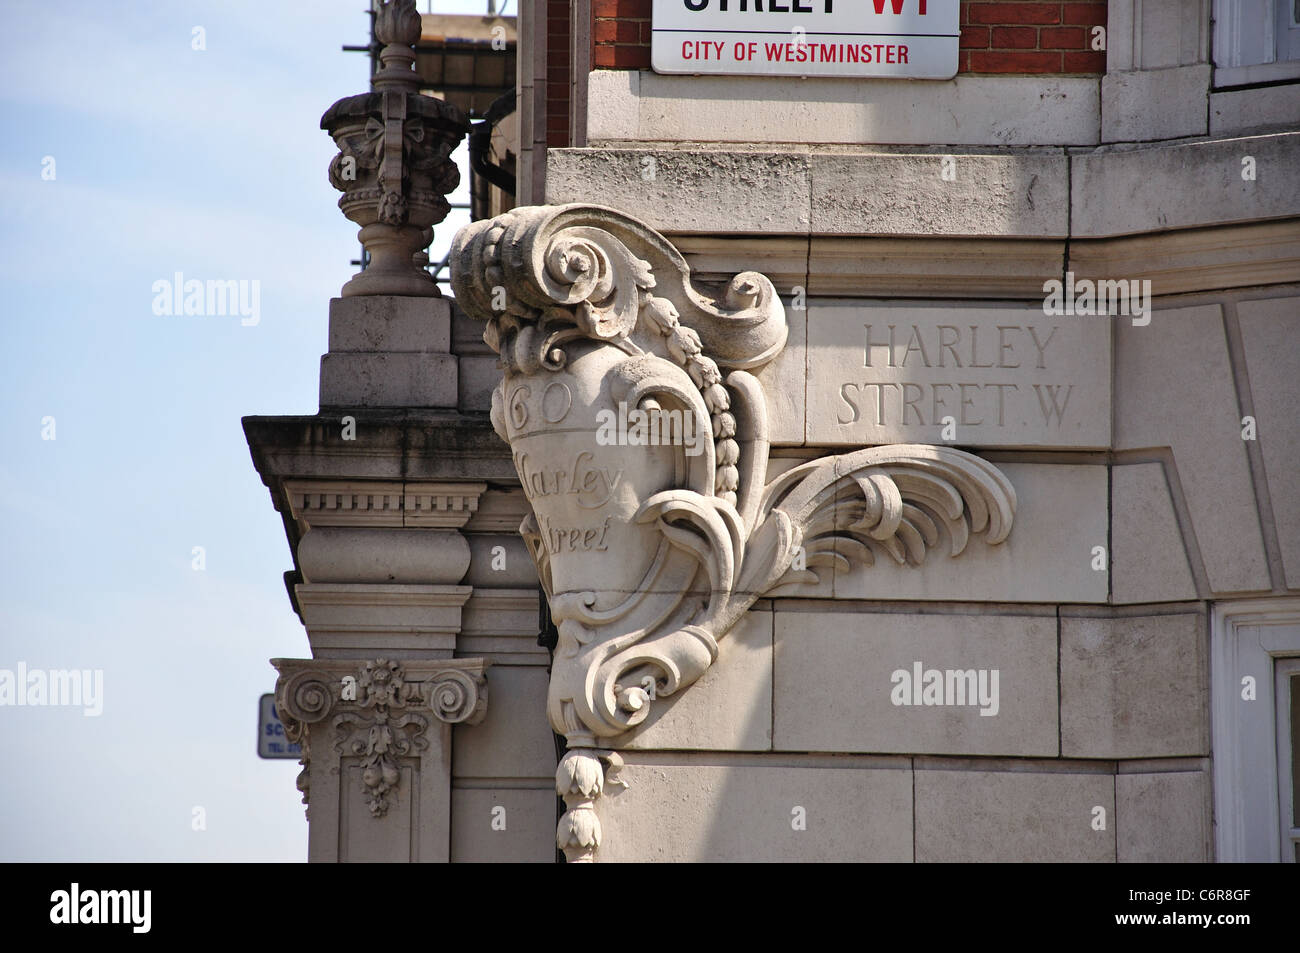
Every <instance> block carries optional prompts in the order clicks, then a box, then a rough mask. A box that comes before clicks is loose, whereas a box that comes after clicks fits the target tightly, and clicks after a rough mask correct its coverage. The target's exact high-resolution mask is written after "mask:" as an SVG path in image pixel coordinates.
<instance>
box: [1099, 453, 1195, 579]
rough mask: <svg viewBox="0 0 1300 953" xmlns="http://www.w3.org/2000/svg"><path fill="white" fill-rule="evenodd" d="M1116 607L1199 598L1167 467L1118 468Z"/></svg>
mask: <svg viewBox="0 0 1300 953" xmlns="http://www.w3.org/2000/svg"><path fill="white" fill-rule="evenodd" d="M1110 493H1111V496H1110V506H1111V509H1110V545H1111V551H1110V558H1111V572H1110V587H1111V602H1114V603H1116V604H1125V603H1143V602H1178V601H1182V600H1187V599H1195V598H1196V582H1195V580H1194V579H1193V578H1192V571H1191V569H1190V567H1189V566H1188V564H1187V551H1186V549H1185V547H1184V545H1183V537H1182V533H1181V532H1180V531H1179V529H1178V519H1177V517H1176V516H1175V515H1174V506H1173V502H1172V501H1171V500H1170V498H1169V487H1168V485H1167V484H1166V482H1165V472H1164V467H1163V466H1161V465H1160V464H1159V463H1140V464H1135V465H1132V466H1115V467H1113V468H1112V469H1111V485H1110Z"/></svg>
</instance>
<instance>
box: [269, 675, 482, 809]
mask: <svg viewBox="0 0 1300 953" xmlns="http://www.w3.org/2000/svg"><path fill="white" fill-rule="evenodd" d="M272 664H274V665H275V666H276V667H277V668H278V669H279V670H280V672H281V675H280V679H279V681H278V682H277V683H276V693H275V697H276V706H277V708H278V710H279V712H280V717H281V720H282V721H283V723H284V726H285V735H286V736H287V737H288V738H289V740H290V741H291V742H293V743H296V744H300V745H302V759H301V763H302V766H303V770H302V772H301V773H300V774H299V776H298V789H299V790H300V791H302V794H303V803H304V804H307V803H308V802H309V797H310V779H311V758H312V750H311V741H312V733H313V729H315V728H316V726H322V727H325V728H326V731H327V732H328V733H329V734H330V735H332V737H333V748H334V754H335V755H336V756H340V757H343V756H351V757H356V758H357V759H358V763H359V765H360V769H361V784H362V791H361V793H362V795H363V796H364V797H365V799H366V804H367V806H368V808H369V811H370V814H371V816H373V817H383V816H384V815H385V814H386V813H387V811H388V809H389V807H390V805H391V795H392V794H393V792H395V791H396V790H397V789H398V788H399V786H400V784H401V770H402V759H403V758H409V757H412V756H415V755H418V754H419V753H420V752H422V751H425V750H427V749H428V747H429V740H428V737H427V733H428V730H429V728H430V727H431V726H432V724H433V723H434V722H435V721H440V722H443V723H445V724H449V725H453V724H461V723H464V724H477V723H479V722H480V721H482V720H483V718H484V716H485V715H486V713H487V701H488V694H487V681H486V679H485V677H484V672H485V670H486V668H487V663H486V662H484V661H483V660H481V659H455V660H450V661H423V660H422V661H418V662H408V663H404V662H401V661H398V660H395V659H387V658H377V659H373V660H368V661H366V662H365V663H364V664H362V665H361V666H360V668H359V669H358V668H357V667H356V664H355V663H353V662H348V661H343V660H314V661H310V662H307V661H304V662H299V661H297V660H293V659H273V660H272ZM412 670H414V674H413V673H412ZM345 679H349V680H351V681H353V682H354V684H355V687H356V689H358V692H357V694H356V697H351V696H350V695H345V694H344V693H343V691H342V685H343V684H344V681H345ZM331 715H332V716H333V717H332V718H331V717H330V716H331ZM308 811H309V812H310V807H309V808H308Z"/></svg>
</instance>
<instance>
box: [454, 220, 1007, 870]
mask: <svg viewBox="0 0 1300 953" xmlns="http://www.w3.org/2000/svg"><path fill="white" fill-rule="evenodd" d="M451 266H452V269H451V270H452V285H453V288H454V290H455V294H456V299H457V303H458V304H459V305H460V307H461V308H462V309H464V311H465V312H466V313H467V314H469V315H470V316H471V317H474V318H477V319H479V320H481V321H483V322H485V323H486V330H485V332H484V340H485V341H486V342H487V343H488V345H489V346H490V347H492V349H493V350H495V351H496V352H497V353H498V354H499V355H500V359H501V365H502V367H503V369H504V376H503V378H502V380H501V382H500V383H499V385H498V386H497V387H496V389H495V391H494V393H493V398H492V415H491V416H492V424H493V427H494V428H495V429H496V432H497V433H498V434H499V435H500V436H501V438H502V439H503V440H505V441H506V442H507V443H509V445H510V449H511V452H512V454H513V457H514V464H515V469H516V471H517V473H518V475H519V480H520V483H521V484H522V486H523V490H524V493H525V495H526V496H527V498H528V501H529V504H530V507H531V513H530V514H529V515H528V516H527V517H526V518H525V520H524V522H523V525H522V526H521V528H520V532H521V533H522V535H523V536H524V539H525V541H526V542H527V545H528V548H529V550H530V552H531V554H532V556H533V559H534V561H535V563H536V565H537V571H538V574H539V576H540V578H541V583H542V586H543V588H544V590H545V592H546V595H547V599H548V601H549V602H550V607H551V616H552V618H553V619H554V621H555V624H556V626H557V628H558V630H559V642H558V645H557V647H556V651H555V658H554V662H553V665H552V671H551V681H550V689H549V695H548V701H547V708H548V715H549V718H550V722H551V725H552V726H553V727H554V729H555V731H556V732H558V733H560V734H562V735H564V737H565V739H566V741H567V742H568V747H569V751H568V753H567V754H566V755H565V757H564V758H563V760H562V761H561V763H560V766H559V771H558V772H557V775H556V782H557V790H558V792H559V793H560V795H561V796H562V797H563V798H564V799H565V802H566V804H567V806H568V811H567V812H566V813H565V814H564V816H563V817H562V818H561V820H560V824H559V829H558V832H557V842H558V844H559V846H560V847H561V848H562V849H563V850H564V851H565V854H566V856H567V857H568V858H569V859H570V860H571V861H590V860H592V859H593V857H594V853H595V850H596V848H597V847H598V846H599V844H600V839H601V829H600V823H599V819H598V817H597V815H596V810H595V803H596V799H597V798H598V797H599V796H600V795H601V794H602V792H603V790H604V786H605V784H606V783H619V782H618V780H617V768H618V767H619V766H620V765H621V760H620V759H619V757H618V755H617V753H616V752H615V751H614V750H612V749H613V748H614V747H616V745H617V742H618V739H619V738H620V736H622V735H624V734H625V733H626V732H627V731H628V730H629V729H631V728H634V727H635V726H636V725H638V724H640V723H642V722H643V721H644V720H645V719H646V717H647V716H648V715H649V713H650V711H651V709H652V707H653V706H654V705H655V704H657V703H659V700H660V699H664V698H666V697H670V696H672V695H674V694H675V693H677V692H680V691H682V690H683V689H685V688H686V687H687V686H688V685H690V684H691V683H692V682H694V681H695V680H696V679H698V678H699V677H700V676H701V675H702V674H703V673H704V672H705V671H706V670H707V669H708V668H709V667H710V665H712V664H713V662H714V661H715V660H716V659H717V657H718V641H719V640H720V639H722V638H723V637H724V636H726V634H727V633H728V632H729V631H730V630H731V629H732V628H733V627H734V626H735V625H736V623H737V622H738V621H739V620H740V618H741V617H742V616H743V615H744V613H745V612H746V611H747V610H748V609H749V608H750V607H751V606H752V605H753V604H754V602H755V601H757V600H758V599H760V598H762V597H763V596H764V595H767V594H769V593H771V592H772V590H774V589H776V588H777V587H780V586H785V585H787V584H791V583H801V582H814V583H815V582H817V581H818V578H819V577H818V570H819V569H823V570H824V569H826V568H828V567H829V568H833V569H845V568H848V567H849V566H850V565H851V564H852V563H855V562H856V563H862V564H866V565H871V564H872V563H873V561H874V559H875V558H876V557H877V556H883V557H885V558H889V559H893V560H894V561H896V562H898V563H900V564H909V565H913V566H916V565H920V563H921V561H922V560H923V559H924V557H925V554H926V552H927V551H928V550H930V549H933V548H937V547H941V546H942V547H944V548H946V549H947V550H948V551H949V553H950V554H951V555H953V556H956V555H958V554H960V553H961V552H962V551H963V549H964V548H965V546H966V543H967V540H968V539H969V536H970V534H971V533H984V534H985V535H986V537H987V539H988V542H990V543H999V542H1001V541H1002V540H1004V539H1006V537H1007V535H1008V534H1009V533H1010V531H1011V524H1012V519H1013V516H1014V513H1015V504H1016V496H1015V490H1014V489H1013V488H1012V486H1011V484H1010V483H1009V482H1008V480H1007V478H1006V477H1005V476H1004V475H1003V474H1002V473H1001V472H1000V471H999V470H998V469H997V468H996V467H994V466H993V465H991V464H989V463H987V462H986V461H984V460H982V459H980V458H979V457H976V456H974V455H972V454H969V453H965V452H963V451H960V450H955V449H952V448H949V447H942V446H927V445H919V444H903V445H896V446H882V447H872V448H867V449H862V450H857V451H854V452H852V453H845V454H840V455H836V456H828V457H823V458H821V459H816V460H811V461H809V462H806V463H803V464H800V465H798V466H795V467H794V468H792V469H790V470H787V471H786V472H784V473H781V474H780V475H779V476H777V477H775V479H772V480H769V479H768V454H769V437H768V413H767V402H766V398H765V396H764V393H763V388H762V386H761V385H760V383H759V380H758V379H757V378H756V377H755V376H754V374H752V373H751V371H754V370H756V369H757V368H760V367H762V366H763V365H765V364H767V363H769V362H771V361H772V360H773V359H775V358H776V357H777V355H778V354H780V352H781V350H782V348H783V347H784V346H785V342H786V331H787V329H786V322H785V311H784V308H783V306H782V304H781V301H780V298H779V297H778V296H777V293H776V290H775V288H774V287H773V286H772V283H771V282H770V281H769V280H768V279H767V278H766V277H764V276H763V275H760V274H758V273H756V272H745V273H742V274H740V275H737V276H736V277H735V278H733V279H732V280H731V281H730V282H729V283H727V284H726V285H725V286H722V287H718V288H712V289H706V288H703V287H699V288H697V287H696V286H695V285H694V284H693V283H692V281H691V276H690V269H689V267H688V266H687V264H686V262H685V260H684V259H683V258H682V256H681V254H680V253H679V252H678V251H677V250H676V249H675V248H674V247H673V246H672V245H671V244H670V243H669V242H668V241H667V240H666V239H665V238H664V237H663V236H661V235H660V234H658V233H657V232H655V231H654V230H653V229H651V228H649V227H648V226H646V225H644V224H642V223H641V222H639V221H637V220H636V219H634V218H631V217H629V216H627V215H624V214H623V213H621V212H618V211H615V210H614V209H609V208H603V207H598V206H590V205H564V206H557V207H532V208H519V209H515V210H513V211H511V212H508V213H506V214H504V215H501V216H498V217H497V218H494V219H491V220H488V221H481V222H475V223H472V224H470V225H468V226H466V227H465V228H463V229H461V230H460V232H459V233H458V234H457V235H456V237H455V239H454V241H453V244H452V257H451ZM607 767H608V769H609V770H606V768H607Z"/></svg>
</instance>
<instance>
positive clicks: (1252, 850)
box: [1210, 598, 1300, 863]
mask: <svg viewBox="0 0 1300 953" xmlns="http://www.w3.org/2000/svg"><path fill="white" fill-rule="evenodd" d="M1292 657H1300V598H1278V599H1254V600H1249V601H1241V602H1221V603H1216V604H1215V606H1214V612H1213V624H1212V625H1211V628H1210V699H1211V701H1210V706H1211V729H1212V739H1213V743H1212V749H1211V751H1212V755H1213V758H1214V844H1215V858H1216V859H1217V860H1218V861H1220V862H1261V861H1264V862H1273V863H1277V862H1278V861H1280V860H1281V859H1282V841H1283V838H1282V827H1281V812H1280V807H1279V800H1280V797H1279V794H1280V788H1279V773H1278V762H1279V757H1278V750H1277V741H1278V726H1277V714H1276V713H1277V711H1278V703H1277V698H1276V695H1277V691H1276V687H1275V686H1276V674H1275V673H1276V666H1275V665H1274V661H1275V660H1276V659H1279V658H1292ZM1247 675H1250V676H1253V677H1254V678H1255V691H1256V695H1255V700H1254V701H1253V702H1244V701H1243V700H1242V699H1241V688H1242V685H1241V680H1242V678H1243V677H1244V676H1247ZM1289 827H1290V825H1288V830H1289Z"/></svg>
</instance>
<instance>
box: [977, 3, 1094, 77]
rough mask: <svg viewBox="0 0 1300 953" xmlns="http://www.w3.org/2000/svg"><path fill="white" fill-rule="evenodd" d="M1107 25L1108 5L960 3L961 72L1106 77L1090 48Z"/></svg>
mask: <svg viewBox="0 0 1300 953" xmlns="http://www.w3.org/2000/svg"><path fill="white" fill-rule="evenodd" d="M1105 25H1106V4H1105V2H1104V0H1099V2H1065V3H1043V2H1039V0H992V2H986V0H962V5H961V52H960V53H959V54H958V55H959V57H960V59H959V60H958V71H959V72H962V73H1104V72H1106V53H1105V51H1104V50H1101V51H1097V52H1094V51H1093V49H1092V28H1093V27H1094V26H1105Z"/></svg>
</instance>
